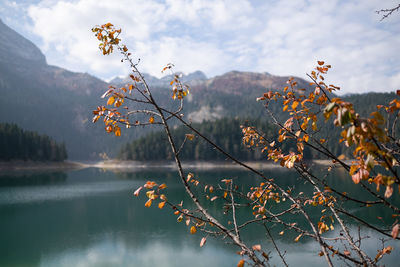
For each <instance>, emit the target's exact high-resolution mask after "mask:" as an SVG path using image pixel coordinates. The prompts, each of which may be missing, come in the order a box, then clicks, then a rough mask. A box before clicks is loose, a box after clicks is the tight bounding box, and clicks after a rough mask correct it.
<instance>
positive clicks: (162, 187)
mask: <svg viewBox="0 0 400 267" xmlns="http://www.w3.org/2000/svg"><path fill="white" fill-rule="evenodd" d="M165 188H167V185H166V184H161V185H160V186H159V187H158V189H165Z"/></svg>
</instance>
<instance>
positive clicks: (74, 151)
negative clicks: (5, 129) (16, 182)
mask: <svg viewBox="0 0 400 267" xmlns="http://www.w3.org/2000/svg"><path fill="white" fill-rule="evenodd" d="M107 86H108V84H107V83H105V82H103V81H101V80H100V79H98V78H96V77H93V76H91V75H89V74H87V73H75V72H71V71H68V70H65V69H62V68H59V67H56V66H50V65H48V64H47V63H46V59H45V56H44V55H43V54H42V52H41V51H40V50H39V49H38V48H37V47H36V46H35V45H34V44H33V43H32V42H30V41H29V40H27V39H25V38H24V37H23V36H21V35H19V34H18V33H16V32H15V31H13V30H12V29H10V28H9V27H8V26H7V25H5V24H4V23H3V22H2V21H1V20H0V92H1V96H2V97H1V98H0V122H9V123H17V124H18V125H19V126H21V127H22V128H24V129H27V130H32V131H38V132H41V133H44V134H46V135H49V136H52V137H54V138H55V140H56V141H58V142H65V144H66V147H67V150H68V154H69V155H70V158H72V159H88V158H96V157H97V155H98V154H99V153H101V152H107V153H112V152H113V146H112V144H115V143H117V144H118V142H119V141H120V140H116V139H115V138H112V137H111V136H107V134H106V133H104V131H103V127H101V126H100V125H94V124H92V123H91V118H92V114H91V112H92V110H93V109H95V108H96V106H97V105H99V104H100V103H101V102H100V98H99V96H101V94H102V93H103V91H104V89H106V88H107Z"/></svg>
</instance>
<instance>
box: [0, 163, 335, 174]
mask: <svg viewBox="0 0 400 267" xmlns="http://www.w3.org/2000/svg"><path fill="white" fill-rule="evenodd" d="M243 163H245V164H246V165H248V166H250V167H251V168H253V169H257V170H266V169H275V168H276V169H278V168H283V167H282V166H280V165H279V163H275V162H270V161H245V162H243ZM310 164H316V165H323V166H329V165H334V163H332V161H331V160H312V161H310ZM182 167H183V168H186V169H199V170H215V169H241V168H243V167H242V166H240V165H239V164H237V163H234V162H231V161H183V162H182ZM85 168H100V169H105V170H114V171H117V170H119V171H123V170H127V171H134V170H143V169H147V168H165V169H176V168H177V167H176V165H175V161H123V160H105V161H98V162H94V163H84V162H79V161H63V162H49V161H43V162H42V161H22V160H21V161H9V162H7V161H1V162H0V173H1V172H4V171H43V170H45V171H57V170H79V169H85Z"/></svg>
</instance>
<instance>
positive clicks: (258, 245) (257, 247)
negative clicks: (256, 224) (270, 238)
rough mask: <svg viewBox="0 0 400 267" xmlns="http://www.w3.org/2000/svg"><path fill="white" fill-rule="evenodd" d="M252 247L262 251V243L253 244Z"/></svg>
mask: <svg viewBox="0 0 400 267" xmlns="http://www.w3.org/2000/svg"><path fill="white" fill-rule="evenodd" d="M252 249H253V250H256V251H261V245H260V244H257V245H254V246H252Z"/></svg>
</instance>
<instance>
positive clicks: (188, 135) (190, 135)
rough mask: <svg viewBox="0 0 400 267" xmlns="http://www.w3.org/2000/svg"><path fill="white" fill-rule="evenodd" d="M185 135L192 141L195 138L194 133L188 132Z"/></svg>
mask: <svg viewBox="0 0 400 267" xmlns="http://www.w3.org/2000/svg"><path fill="white" fill-rule="evenodd" d="M185 136H186V138H187V139H188V140H190V141H192V140H193V139H194V134H186V135H185Z"/></svg>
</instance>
